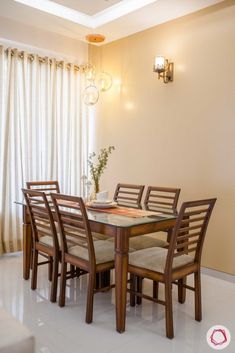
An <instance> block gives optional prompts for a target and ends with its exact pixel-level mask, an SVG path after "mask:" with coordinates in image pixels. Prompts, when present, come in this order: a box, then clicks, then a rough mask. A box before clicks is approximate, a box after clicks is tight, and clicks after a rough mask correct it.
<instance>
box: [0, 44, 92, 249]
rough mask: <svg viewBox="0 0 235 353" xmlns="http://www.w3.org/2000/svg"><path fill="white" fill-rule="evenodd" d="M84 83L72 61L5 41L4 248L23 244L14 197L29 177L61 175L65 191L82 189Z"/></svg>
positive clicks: (0, 68)
mask: <svg viewBox="0 0 235 353" xmlns="http://www.w3.org/2000/svg"><path fill="white" fill-rule="evenodd" d="M82 85H83V77H82V74H81V73H80V72H78V71H75V70H74V67H73V65H72V66H71V68H70V69H69V70H68V68H67V66H66V65H65V64H64V63H63V62H62V63H61V64H60V65H59V67H58V63H56V61H55V60H49V59H46V60H45V62H43V63H42V62H41V61H40V60H39V57H38V56H34V57H32V56H28V55H27V53H25V52H24V53H19V52H18V51H17V50H15V49H14V50H13V51H12V50H9V49H8V50H7V51H5V50H4V48H2V47H0V115H1V116H0V168H1V173H0V254H1V253H4V252H12V251H18V250H20V249H21V243H22V208H21V206H18V205H16V204H15V203H14V201H16V200H22V193H21V188H22V187H23V186H25V182H26V181H28V180H58V181H59V183H60V187H61V191H62V192H64V193H69V194H75V195H79V194H80V179H81V175H82V174H86V172H87V170H86V161H87V153H88V151H87V149H88V124H87V112H86V108H85V107H84V106H83V104H82V100H81V92H82Z"/></svg>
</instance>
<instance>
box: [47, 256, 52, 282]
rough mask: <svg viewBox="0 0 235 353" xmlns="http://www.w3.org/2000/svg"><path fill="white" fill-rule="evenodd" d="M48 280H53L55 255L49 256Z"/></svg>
mask: <svg viewBox="0 0 235 353" xmlns="http://www.w3.org/2000/svg"><path fill="white" fill-rule="evenodd" d="M48 260H49V263H48V281H50V282H51V281H52V273H53V257H52V256H48Z"/></svg>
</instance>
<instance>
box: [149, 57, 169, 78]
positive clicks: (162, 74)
mask: <svg viewBox="0 0 235 353" xmlns="http://www.w3.org/2000/svg"><path fill="white" fill-rule="evenodd" d="M153 71H154V72H157V73H158V79H160V78H162V79H163V82H164V83H168V82H172V81H173V72H174V64H173V63H172V62H169V61H168V60H167V59H165V58H164V56H156V57H155V61H154V67H153Z"/></svg>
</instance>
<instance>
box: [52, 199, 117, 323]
mask: <svg viewBox="0 0 235 353" xmlns="http://www.w3.org/2000/svg"><path fill="white" fill-rule="evenodd" d="M51 198H52V201H53V204H54V208H55V212H56V216H57V220H58V226H59V232H60V239H61V282H60V296H59V306H61V307H63V306H64V305H65V288H66V271H67V264H72V265H73V266H75V267H79V268H80V270H81V271H83V273H87V274H88V290H87V306H86V322H87V323H91V322H92V316H93V297H94V293H96V292H97V291H105V290H108V289H110V288H111V287H113V286H108V287H106V288H102V289H100V290H99V289H95V288H96V286H95V281H96V274H97V273H101V272H104V271H107V270H110V269H112V268H114V247H113V244H112V243H111V242H108V241H105V240H97V241H95V242H93V237H92V234H91V230H90V225H89V221H88V218H87V213H86V209H85V206H84V203H83V200H82V198H80V197H75V196H68V195H61V194H51ZM67 236H70V237H72V238H74V239H75V240H76V242H77V245H76V246H73V247H71V248H69V247H68V244H67V239H66V237H67Z"/></svg>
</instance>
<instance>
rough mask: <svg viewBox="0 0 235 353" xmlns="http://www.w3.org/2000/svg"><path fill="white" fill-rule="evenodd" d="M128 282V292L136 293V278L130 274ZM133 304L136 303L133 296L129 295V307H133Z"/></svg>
mask: <svg viewBox="0 0 235 353" xmlns="http://www.w3.org/2000/svg"><path fill="white" fill-rule="evenodd" d="M130 280H131V284H130V290H131V291H136V276H135V275H133V274H132V273H131V274H130ZM135 302H136V296H135V294H133V293H130V306H135Z"/></svg>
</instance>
